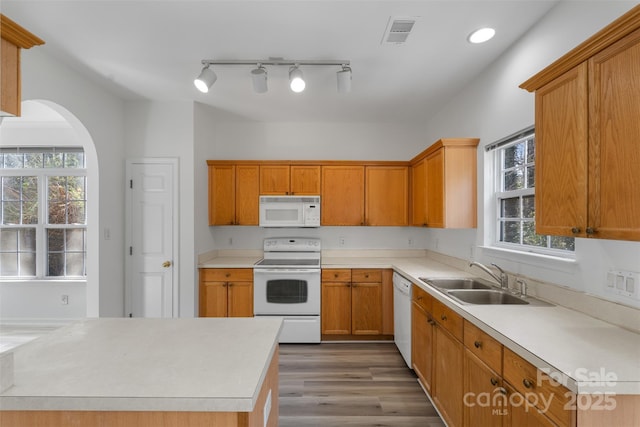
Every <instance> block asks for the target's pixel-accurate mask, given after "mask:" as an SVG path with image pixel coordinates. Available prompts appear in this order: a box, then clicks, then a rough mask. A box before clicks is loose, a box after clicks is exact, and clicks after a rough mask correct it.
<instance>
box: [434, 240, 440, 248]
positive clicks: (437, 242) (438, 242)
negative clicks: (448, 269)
mask: <svg viewBox="0 0 640 427" xmlns="http://www.w3.org/2000/svg"><path fill="white" fill-rule="evenodd" d="M439 247H440V239H438V238H436V243H435V248H434V249H435V250H438V248H439Z"/></svg>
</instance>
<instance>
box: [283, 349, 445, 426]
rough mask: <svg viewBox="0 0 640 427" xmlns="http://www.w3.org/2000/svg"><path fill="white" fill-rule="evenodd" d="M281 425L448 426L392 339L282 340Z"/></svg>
mask: <svg viewBox="0 0 640 427" xmlns="http://www.w3.org/2000/svg"><path fill="white" fill-rule="evenodd" d="M279 379H280V394H279V397H280V408H279V409H280V419H279V421H280V424H279V425H280V427H311V426H314V427H319V426H322V427H331V426H350V427H365V426H366V427H371V426H378V427H385V426H389V427H413V426H420V427H444V426H445V424H444V423H443V422H442V420H441V419H440V417H439V416H438V413H437V412H436V410H435V408H434V407H433V406H432V405H431V402H429V399H428V398H427V396H426V395H425V394H424V392H423V391H422V389H421V388H420V385H419V384H418V381H417V379H416V376H415V374H414V373H413V371H411V370H410V369H408V368H407V366H406V364H405V363H404V360H403V359H402V356H401V355H400V352H399V351H398V349H397V348H396V346H395V344H393V343H348V344H345V343H322V344H280V377H279Z"/></svg>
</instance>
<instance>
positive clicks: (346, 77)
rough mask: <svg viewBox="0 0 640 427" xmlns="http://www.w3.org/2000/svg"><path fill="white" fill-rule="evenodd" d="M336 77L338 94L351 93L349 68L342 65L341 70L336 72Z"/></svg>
mask: <svg viewBox="0 0 640 427" xmlns="http://www.w3.org/2000/svg"><path fill="white" fill-rule="evenodd" d="M336 76H337V78H338V92H339V93H349V92H351V67H349V66H347V65H343V66H342V70H340V71H338V72H337V73H336Z"/></svg>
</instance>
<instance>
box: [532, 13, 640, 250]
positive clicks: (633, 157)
mask: <svg viewBox="0 0 640 427" xmlns="http://www.w3.org/2000/svg"><path fill="white" fill-rule="evenodd" d="M639 63H640V6H636V7H634V8H633V9H631V10H630V11H629V12H628V13H627V14H625V15H623V16H622V17H621V18H619V19H617V20H616V21H614V22H613V23H611V24H610V25H609V26H607V27H605V28H604V29H603V30H602V31H600V32H598V33H596V34H595V35H594V36H593V37H591V38H590V39H588V40H587V41H585V42H584V43H582V44H581V45H579V46H578V47H576V48H575V49H573V50H572V51H571V52H569V53H567V54H566V55H565V56H563V57H562V58H560V59H559V60H558V61H556V62H555V63H553V64H551V65H550V66H549V67H547V68H545V69H544V70H542V71H541V72H540V73H538V74H536V75H535V76H533V77H532V78H531V79H529V80H527V81H526V82H524V83H523V84H522V85H521V86H520V87H522V88H524V89H526V90H528V91H530V92H533V91H535V94H536V95H535V103H536V113H535V116H536V117H535V121H536V150H537V153H536V231H537V232H538V233H541V234H553V235H563V236H576V237H597V238H603V239H619V240H640V215H638V212H640V192H639V191H638V188H639V187H640V168H638V166H637V165H638V164H639V162H640V144H638V141H639V140H640V120H638V117H640V72H639V71H638V64H639Z"/></svg>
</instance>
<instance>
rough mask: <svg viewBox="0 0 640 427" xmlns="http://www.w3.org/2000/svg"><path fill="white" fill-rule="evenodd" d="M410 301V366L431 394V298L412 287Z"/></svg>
mask: <svg viewBox="0 0 640 427" xmlns="http://www.w3.org/2000/svg"><path fill="white" fill-rule="evenodd" d="M412 288H413V290H412V297H411V299H412V301H411V325H412V327H411V364H412V365H413V370H414V372H415V373H416V375H417V376H418V381H420V383H421V384H422V386H423V387H424V388H425V390H427V393H430V394H431V384H432V382H433V381H432V378H433V354H434V353H433V340H434V327H435V321H434V320H433V317H432V315H431V307H432V303H433V302H432V300H433V297H432V296H431V295H429V294H428V293H426V292H425V291H423V290H422V289H420V288H418V287H417V286H415V285H413V287H412Z"/></svg>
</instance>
